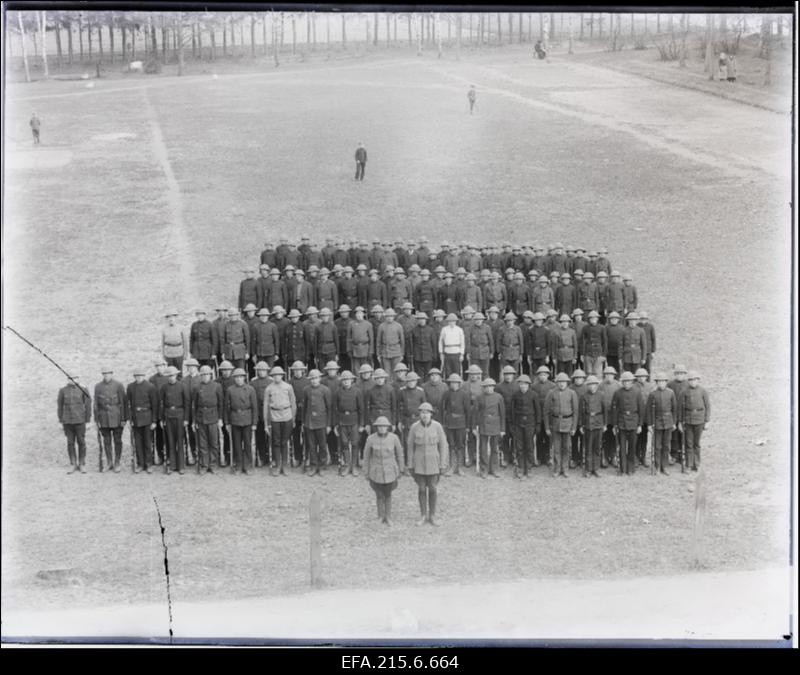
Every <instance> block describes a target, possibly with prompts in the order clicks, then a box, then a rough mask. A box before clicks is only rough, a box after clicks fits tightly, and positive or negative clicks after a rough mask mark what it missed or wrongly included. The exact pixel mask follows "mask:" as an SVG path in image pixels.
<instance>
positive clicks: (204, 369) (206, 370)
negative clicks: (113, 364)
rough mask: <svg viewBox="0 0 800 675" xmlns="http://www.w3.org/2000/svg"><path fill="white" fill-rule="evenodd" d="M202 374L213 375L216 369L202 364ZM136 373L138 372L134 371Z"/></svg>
mask: <svg viewBox="0 0 800 675" xmlns="http://www.w3.org/2000/svg"><path fill="white" fill-rule="evenodd" d="M200 374H201V375H213V374H214V371H213V370H211V366H200ZM134 375H136V373H134Z"/></svg>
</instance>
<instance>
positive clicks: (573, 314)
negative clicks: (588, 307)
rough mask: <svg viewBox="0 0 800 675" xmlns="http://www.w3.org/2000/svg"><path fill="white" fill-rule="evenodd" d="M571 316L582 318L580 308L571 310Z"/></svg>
mask: <svg viewBox="0 0 800 675" xmlns="http://www.w3.org/2000/svg"><path fill="white" fill-rule="evenodd" d="M572 316H583V310H582V309H581V308H580V307H576V308H575V309H573V310H572Z"/></svg>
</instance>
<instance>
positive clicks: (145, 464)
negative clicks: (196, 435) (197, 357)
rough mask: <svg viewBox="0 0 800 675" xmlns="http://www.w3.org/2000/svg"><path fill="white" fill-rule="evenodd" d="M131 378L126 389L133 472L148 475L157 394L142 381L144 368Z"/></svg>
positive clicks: (139, 369) (156, 409)
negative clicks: (131, 380)
mask: <svg viewBox="0 0 800 675" xmlns="http://www.w3.org/2000/svg"><path fill="white" fill-rule="evenodd" d="M133 378H134V381H133V382H131V383H130V384H128V388H127V396H128V408H129V409H130V413H131V433H132V436H133V445H134V449H133V451H134V453H135V455H136V461H135V462H134V466H133V472H134V473H139V471H140V470H142V471H144V472H145V473H150V467H151V466H152V464H153V448H152V445H151V443H150V441H151V439H152V437H153V430H154V429H155V428H156V422H157V420H158V392H157V391H156V388H155V386H154V385H153V384H152V383H150V382H148V381H147V380H145V379H144V378H145V370H144V368H137V369H136V370H134V371H133ZM184 382H185V380H184Z"/></svg>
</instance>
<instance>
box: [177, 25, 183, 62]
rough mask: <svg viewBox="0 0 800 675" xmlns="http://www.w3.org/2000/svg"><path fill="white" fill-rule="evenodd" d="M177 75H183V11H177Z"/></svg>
mask: <svg viewBox="0 0 800 675" xmlns="http://www.w3.org/2000/svg"><path fill="white" fill-rule="evenodd" d="M178 75H179V76H180V75H183V12H178Z"/></svg>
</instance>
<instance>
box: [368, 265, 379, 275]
mask: <svg viewBox="0 0 800 675" xmlns="http://www.w3.org/2000/svg"><path fill="white" fill-rule="evenodd" d="M369 273H370V274H377V273H378V270H376V269H375V268H374V267H373V268H372V269H371V270H370V271H369Z"/></svg>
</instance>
